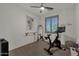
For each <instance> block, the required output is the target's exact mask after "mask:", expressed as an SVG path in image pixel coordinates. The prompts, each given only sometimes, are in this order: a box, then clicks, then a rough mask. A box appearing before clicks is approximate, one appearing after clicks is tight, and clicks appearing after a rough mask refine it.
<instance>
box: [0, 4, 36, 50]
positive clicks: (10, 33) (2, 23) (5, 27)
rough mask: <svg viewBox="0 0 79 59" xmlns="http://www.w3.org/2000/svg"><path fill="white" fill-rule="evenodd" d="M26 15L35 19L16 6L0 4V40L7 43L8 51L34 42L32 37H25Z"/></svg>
mask: <svg viewBox="0 0 79 59" xmlns="http://www.w3.org/2000/svg"><path fill="white" fill-rule="evenodd" d="M26 15H30V16H32V17H33V18H34V19H36V17H35V16H34V15H32V14H29V13H27V12H26V10H25V9H23V8H21V7H20V6H18V5H16V4H0V38H5V39H6V40H7V41H9V50H12V49H15V48H18V47H20V46H23V45H25V44H28V43H32V42H33V40H34V39H33V38H34V37H33V36H31V37H30V38H28V37H26V36H25V32H26V29H27V27H26ZM35 28H36V27H35ZM31 38H32V39H31Z"/></svg>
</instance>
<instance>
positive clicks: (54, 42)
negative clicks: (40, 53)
mask: <svg viewBox="0 0 79 59" xmlns="http://www.w3.org/2000/svg"><path fill="white" fill-rule="evenodd" d="M50 36H51V34H48V35H47V37H45V39H48V40H49V48H48V49H46V48H44V50H45V51H47V52H48V53H49V54H50V55H53V53H51V51H50V49H51V48H53V47H57V48H59V49H62V48H61V41H60V40H58V38H59V33H57V36H56V38H55V40H54V41H53V42H52V41H51V39H50Z"/></svg>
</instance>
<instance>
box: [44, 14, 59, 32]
mask: <svg viewBox="0 0 79 59" xmlns="http://www.w3.org/2000/svg"><path fill="white" fill-rule="evenodd" d="M52 17H57V20H58V21H57V28H58V27H59V15H55V16H49V17H45V33H56V32H52V28H50V29H51V31H50V32H48V31H47V30H46V21H47V18H52ZM50 26H52V23H51V25H50Z"/></svg>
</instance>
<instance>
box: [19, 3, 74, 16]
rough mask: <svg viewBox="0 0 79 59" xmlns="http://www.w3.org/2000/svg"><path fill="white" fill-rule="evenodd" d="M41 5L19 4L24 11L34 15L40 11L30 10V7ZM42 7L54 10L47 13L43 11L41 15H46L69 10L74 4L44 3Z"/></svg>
mask: <svg viewBox="0 0 79 59" xmlns="http://www.w3.org/2000/svg"><path fill="white" fill-rule="evenodd" d="M40 4H41V3H22V4H19V5H20V6H22V7H23V8H24V9H25V10H26V11H28V12H30V13H32V14H34V15H40V14H41V13H40V9H39V8H31V7H30V6H40ZM44 6H48V7H52V8H54V10H51V11H48V10H45V11H44V12H43V13H42V14H47V13H51V12H54V11H55V10H63V9H69V8H73V7H74V6H75V3H44Z"/></svg>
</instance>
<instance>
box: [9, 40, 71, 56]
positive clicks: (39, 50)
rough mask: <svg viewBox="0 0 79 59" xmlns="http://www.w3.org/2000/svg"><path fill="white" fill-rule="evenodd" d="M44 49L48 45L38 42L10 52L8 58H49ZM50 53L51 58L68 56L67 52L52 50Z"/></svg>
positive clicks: (68, 52)
mask: <svg viewBox="0 0 79 59" xmlns="http://www.w3.org/2000/svg"><path fill="white" fill-rule="evenodd" d="M44 48H48V44H47V43H45V42H44V41H38V42H34V43H31V44H28V45H25V46H22V47H20V48H17V49H14V50H12V51H10V56H49V54H48V53H47V52H46V51H45V50H44ZM51 51H52V52H53V53H54V54H53V55H52V56H70V51H69V50H66V51H64V50H60V49H56V48H52V49H51Z"/></svg>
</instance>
